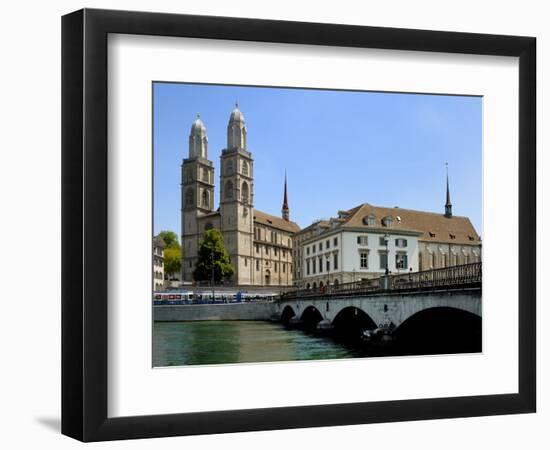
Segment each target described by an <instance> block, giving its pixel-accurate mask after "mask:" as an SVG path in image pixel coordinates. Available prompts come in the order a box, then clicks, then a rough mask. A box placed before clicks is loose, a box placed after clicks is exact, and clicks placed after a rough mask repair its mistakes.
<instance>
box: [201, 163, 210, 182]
mask: <svg viewBox="0 0 550 450" xmlns="http://www.w3.org/2000/svg"><path fill="white" fill-rule="evenodd" d="M202 181H206V182H207V183H208V182H209V181H210V180H209V179H208V169H207V168H206V167H203V168H202Z"/></svg>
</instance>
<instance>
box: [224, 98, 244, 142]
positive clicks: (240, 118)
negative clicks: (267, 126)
mask: <svg viewBox="0 0 550 450" xmlns="http://www.w3.org/2000/svg"><path fill="white" fill-rule="evenodd" d="M227 148H228V150H231V149H234V148H238V149H243V150H247V147H246V125H245V122H244V115H243V113H242V112H241V110H240V109H239V103H238V102H235V109H234V110H233V111H231V116H230V117H229V124H228V125H227Z"/></svg>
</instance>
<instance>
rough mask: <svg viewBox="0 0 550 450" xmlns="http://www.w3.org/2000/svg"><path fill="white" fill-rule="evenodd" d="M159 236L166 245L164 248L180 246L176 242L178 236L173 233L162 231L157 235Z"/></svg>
mask: <svg viewBox="0 0 550 450" xmlns="http://www.w3.org/2000/svg"><path fill="white" fill-rule="evenodd" d="M159 236H160V237H161V238H162V240H163V241H164V243H165V244H166V247H174V246H177V247H179V246H180V243H179V241H178V235H177V234H176V233H174V232H173V231H168V230H163V231H161V232H160V233H159Z"/></svg>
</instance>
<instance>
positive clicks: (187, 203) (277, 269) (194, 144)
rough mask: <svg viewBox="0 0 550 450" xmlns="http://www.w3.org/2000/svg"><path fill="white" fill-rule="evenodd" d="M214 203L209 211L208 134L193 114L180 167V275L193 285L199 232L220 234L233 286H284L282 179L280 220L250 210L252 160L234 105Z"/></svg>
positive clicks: (288, 267) (290, 231)
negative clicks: (217, 205) (218, 191)
mask: <svg viewBox="0 0 550 450" xmlns="http://www.w3.org/2000/svg"><path fill="white" fill-rule="evenodd" d="M220 168H221V173H220V201H219V208H218V209H215V208H214V165H213V163H212V161H211V160H209V159H208V136H207V134H206V127H205V126H204V123H203V122H202V120H201V119H200V117H199V116H197V119H196V120H195V122H193V124H192V126H191V133H190V135H189V157H188V158H186V159H184V160H183V164H182V166H181V202H182V203H181V236H182V244H183V246H182V249H183V256H182V275H183V281H184V282H187V283H188V282H193V281H194V280H193V271H194V269H195V264H196V262H197V255H198V246H199V241H200V240H201V239H202V235H203V233H204V231H205V230H208V229H210V228H217V229H219V230H220V231H221V233H222V235H223V239H224V244H225V247H226V249H227V251H228V253H229V256H230V257H231V263H232V264H233V268H234V276H233V280H232V282H233V283H234V284H239V285H255V286H266V285H275V286H290V285H292V283H293V280H292V236H293V235H294V233H295V232H297V231H299V229H300V228H299V227H298V225H297V224H295V223H294V222H291V221H290V210H289V207H288V198H287V186H286V177H285V183H284V193H283V207H282V217H276V216H272V215H270V214H266V213H263V212H261V211H258V210H256V209H254V160H253V159H252V153H251V152H249V151H248V146H247V129H246V124H245V120H244V116H243V113H242V112H241V111H240V109H239V106H238V105H236V106H235V109H234V110H233V111H232V112H231V116H230V118H229V124H228V125H227V147H226V148H225V149H223V150H222V152H221V155H220Z"/></svg>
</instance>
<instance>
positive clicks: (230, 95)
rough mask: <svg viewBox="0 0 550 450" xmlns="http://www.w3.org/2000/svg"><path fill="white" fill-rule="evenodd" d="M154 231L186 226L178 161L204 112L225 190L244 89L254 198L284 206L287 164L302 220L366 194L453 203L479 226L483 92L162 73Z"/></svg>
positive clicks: (369, 198) (373, 198) (405, 202)
mask: <svg viewBox="0 0 550 450" xmlns="http://www.w3.org/2000/svg"><path fill="white" fill-rule="evenodd" d="M153 94H154V95H153V102H154V111H153V114H154V118H153V120H154V133H153V134H154V135H153V139H154V143H153V145H154V202H155V203H154V231H155V233H158V232H159V231H161V230H166V229H169V230H173V231H175V232H176V233H177V234H178V235H179V234H180V181H181V180H180V166H181V163H182V159H183V158H186V157H187V156H188V137H189V131H190V128H191V124H192V122H193V121H194V120H195V117H196V114H197V113H200V115H201V119H202V120H203V122H204V124H205V126H206V130H207V134H208V140H209V145H208V157H209V159H210V160H211V161H213V163H214V167H215V180H216V191H215V205H216V207H217V205H218V201H219V186H218V180H219V174H220V170H219V155H220V153H221V150H222V149H223V148H225V146H226V133H227V123H228V120H229V115H230V113H231V111H232V110H233V108H234V107H235V102H236V101H238V103H239V107H240V109H241V111H242V112H243V114H244V117H245V120H246V126H247V131H248V150H249V151H251V152H252V156H253V158H254V203H255V205H254V206H255V208H257V209H260V210H262V211H264V212H267V213H270V214H274V215H280V214H281V206H282V200H283V182H284V174H285V170H286V172H287V175H288V194H289V206H290V216H291V220H294V221H295V222H297V223H298V224H299V225H300V226H301V227H305V226H307V225H309V224H310V223H311V222H312V221H314V220H316V219H319V218H328V217H330V216H334V215H335V214H336V212H337V211H338V210H340V209H348V208H352V207H354V206H356V205H358V204H360V203H364V202H368V203H371V204H373V205H378V206H390V207H392V206H399V207H402V208H409V209H418V210H424V211H434V212H441V213H443V212H444V207H443V205H444V203H445V162H448V163H449V177H450V186H451V200H452V203H453V213H454V214H455V215H461V216H468V217H470V219H471V221H472V223H473V224H474V227H475V228H476V230H477V231H478V233H480V234H482V230H481V193H482V191H481V181H482V180H481V169H482V168H481V158H482V151H481V148H482V120H481V119H482V118H481V114H482V99H481V98H480V97H465V96H446V95H445V96H443V95H426V94H400V93H379V92H351V91H332V90H314V89H286V88H264V87H244V86H223V85H197V84H178V83H154V84H153Z"/></svg>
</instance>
